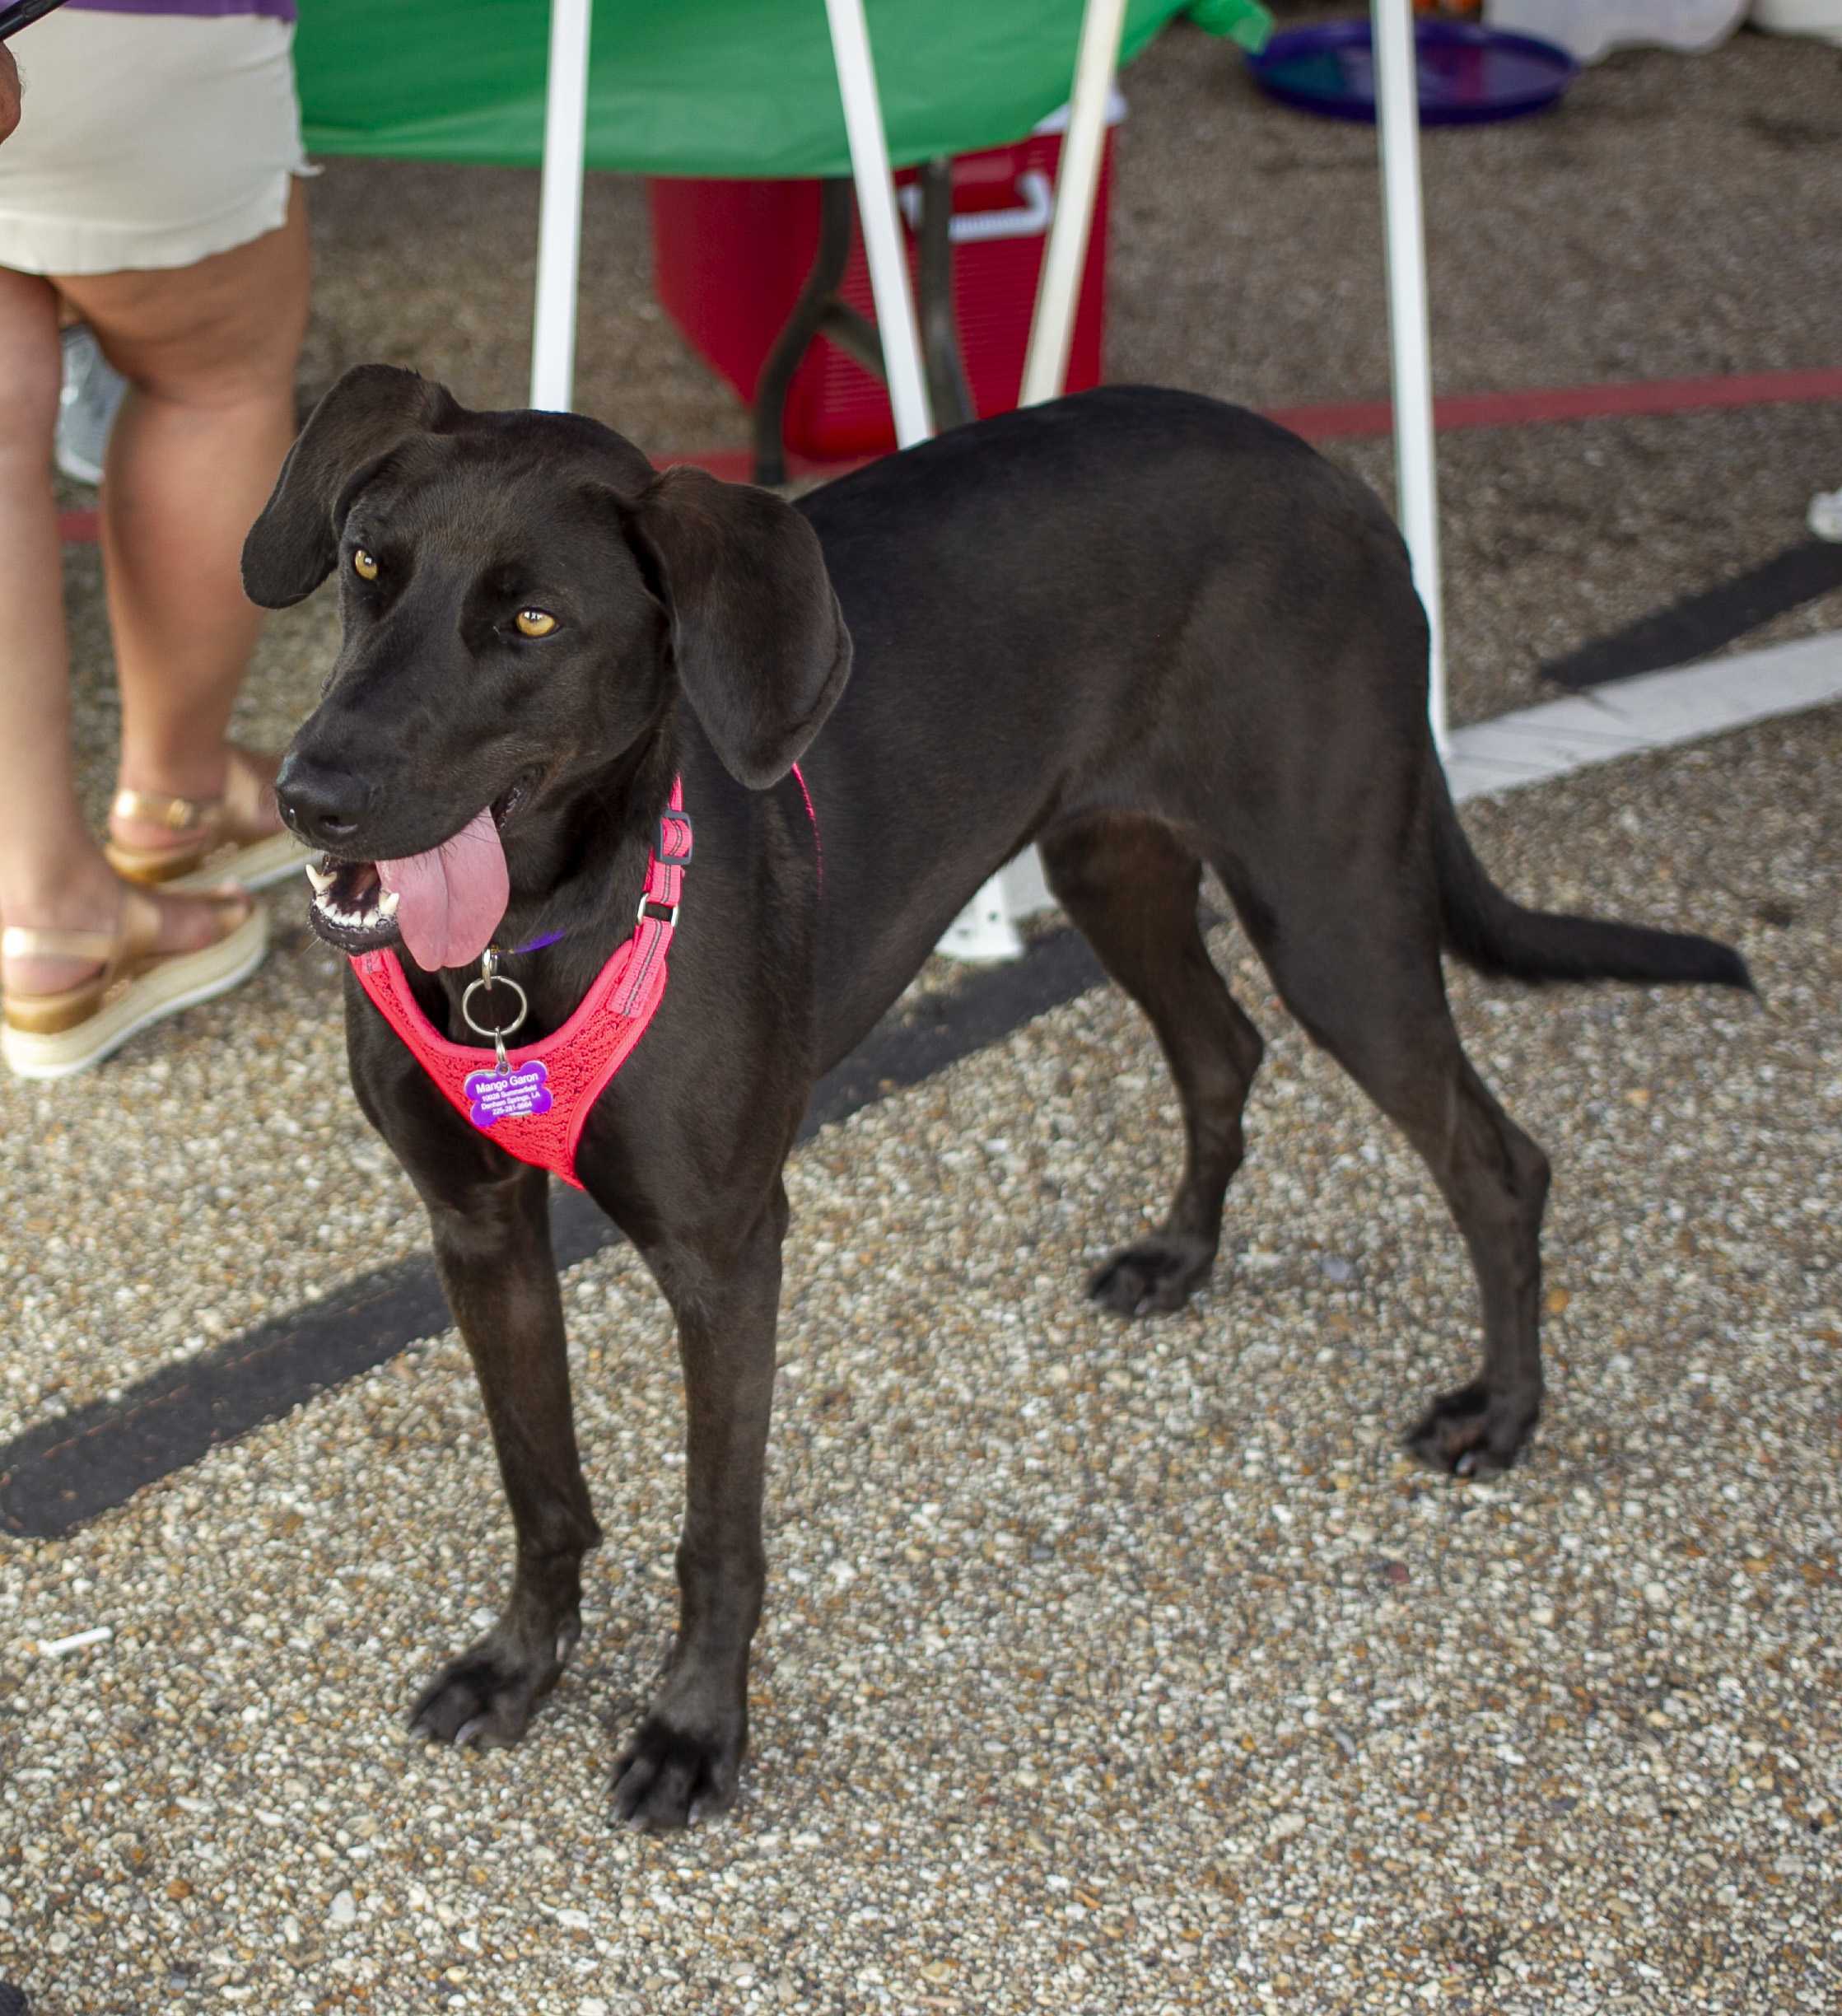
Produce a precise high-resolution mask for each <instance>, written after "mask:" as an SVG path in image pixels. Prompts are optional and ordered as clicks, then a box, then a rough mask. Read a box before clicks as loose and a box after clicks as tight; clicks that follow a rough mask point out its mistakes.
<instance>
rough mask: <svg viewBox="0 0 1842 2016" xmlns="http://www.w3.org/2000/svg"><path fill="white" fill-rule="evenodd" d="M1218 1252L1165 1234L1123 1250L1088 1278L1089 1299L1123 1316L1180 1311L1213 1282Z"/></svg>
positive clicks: (1201, 1243) (1197, 1241)
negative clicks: (1212, 1269)
mask: <svg viewBox="0 0 1842 2016" xmlns="http://www.w3.org/2000/svg"><path fill="white" fill-rule="evenodd" d="M1214 1264H1215V1252H1214V1249H1213V1248H1210V1246H1208V1245H1207V1244H1205V1243H1204V1242H1203V1241H1202V1240H1201V1239H1182V1238H1179V1237H1177V1235H1176V1234H1173V1233H1168V1232H1159V1233H1155V1234H1153V1235H1152V1237H1151V1238H1150V1239H1140V1240H1138V1241H1137V1242H1136V1244H1133V1245H1131V1246H1122V1248H1120V1249H1119V1251H1118V1252H1117V1253H1115V1254H1114V1255H1113V1256H1112V1258H1111V1259H1109V1260H1108V1261H1107V1262H1106V1263H1105V1264H1104V1265H1103V1266H1102V1267H1096V1268H1095V1269H1094V1272H1093V1273H1092V1274H1090V1275H1089V1276H1088V1284H1087V1291H1088V1295H1089V1298H1090V1299H1091V1300H1094V1301H1095V1302H1098V1304H1100V1306H1101V1308H1102V1309H1112V1311H1113V1312H1114V1313H1115V1314H1117V1315H1120V1316H1148V1315H1151V1314H1162V1313H1163V1312H1165V1311H1168V1310H1170V1309H1182V1306H1183V1304H1185V1303H1186V1302H1187V1301H1188V1300H1189V1299H1190V1297H1191V1295H1193V1294H1195V1292H1196V1290H1197V1289H1198V1288H1200V1287H1201V1286H1202V1284H1203V1283H1204V1282H1205V1281H1207V1280H1208V1278H1209V1270H1210V1267H1212V1266H1213V1265H1214Z"/></svg>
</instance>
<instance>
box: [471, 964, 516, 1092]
mask: <svg viewBox="0 0 1842 2016" xmlns="http://www.w3.org/2000/svg"><path fill="white" fill-rule="evenodd" d="M483 987H484V988H485V989H486V991H487V992H488V993H490V992H492V989H493V988H495V987H506V988H508V989H510V991H511V992H512V993H514V994H515V995H516V996H518V1006H517V1008H516V1010H515V1012H514V1013H513V1015H512V1018H511V1020H510V1021H509V1022H501V1023H499V1024H497V1025H496V1026H495V1025H494V1024H491V1023H487V1022H476V1021H475V1020H473V996H475V995H476V994H478V992H479V991H480V990H481V988H483ZM530 1006H531V1004H530V1002H529V1000H528V999H527V998H526V996H525V990H524V988H523V987H520V985H519V984H518V982H516V981H515V980H514V979H513V978H511V975H510V974H509V973H501V972H500V971H499V953H498V948H497V946H495V945H488V946H487V948H486V950H485V951H484V952H483V953H482V954H480V977H479V978H478V979H477V980H469V982H467V985H466V987H465V989H464V991H463V992H462V994H461V996H460V1019H461V1020H462V1021H464V1023H465V1024H467V1026H468V1028H469V1029H471V1030H472V1031H473V1034H475V1035H476V1036H490V1037H491V1038H492V1056H493V1064H492V1069H493V1071H494V1072H495V1073H496V1074H497V1076H500V1077H501V1078H503V1077H505V1076H506V1075H507V1074H508V1073H509V1072H510V1071H511V1064H510V1062H508V1061H507V1059H506V1037H508V1036H513V1035H515V1034H517V1033H518V1031H519V1030H520V1029H521V1028H523V1026H524V1023H525V1016H526V1015H528V1014H529V1012H530Z"/></svg>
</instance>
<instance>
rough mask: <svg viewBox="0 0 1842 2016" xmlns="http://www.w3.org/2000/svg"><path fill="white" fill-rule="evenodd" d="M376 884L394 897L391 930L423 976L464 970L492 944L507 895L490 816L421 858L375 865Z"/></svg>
mask: <svg viewBox="0 0 1842 2016" xmlns="http://www.w3.org/2000/svg"><path fill="white" fill-rule="evenodd" d="M377 879H378V880H379V881H380V882H381V883H382V884H384V886H385V889H390V890H393V891H394V893H395V895H396V898H397V929H398V931H399V932H401V934H402V936H403V944H404V945H407V946H408V949H409V956H410V957H411V958H412V959H414V960H415V962H416V964H417V965H418V966H420V967H421V968H422V971H423V972H424V973H434V972H436V970H437V969H438V968H441V967H443V966H470V965H471V964H473V961H474V960H475V959H478V957H479V955H480V954H481V953H483V951H484V950H486V948H487V945H490V944H491V943H492V934H493V932H494V931H496V930H497V928H498V925H499V920H500V918H501V917H503V916H504V915H505V914H506V903H507V901H508V900H509V899H510V898H511V877H510V876H509V875H507V874H506V851H505V849H504V848H503V847H501V845H500V844H499V828H497V826H496V825H495V824H493V820H492V812H491V811H490V810H486V811H482V812H478V813H476V814H474V816H473V818H472V819H469V821H468V822H467V824H465V825H464V826H463V827H462V828H461V829H460V831H459V833H456V834H455V837H454V838H453V839H451V840H444V841H443V842H441V846H440V847H431V848H430V849H429V850H428V852H427V853H426V854H412V855H410V856H408V859H407V860H404V861H380V862H379V863H378V864H377Z"/></svg>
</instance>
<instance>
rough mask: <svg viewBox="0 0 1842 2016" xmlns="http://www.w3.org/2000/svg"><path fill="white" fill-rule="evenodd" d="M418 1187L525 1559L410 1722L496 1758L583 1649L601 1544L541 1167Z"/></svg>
mask: <svg viewBox="0 0 1842 2016" xmlns="http://www.w3.org/2000/svg"><path fill="white" fill-rule="evenodd" d="M503 1166H504V1164H503V1159H501V1167H503ZM419 1187H421V1188H422V1195H423V1199H424V1202H426V1203H427V1205H428V1211H429V1222H430V1225H431V1229H432V1230H433V1233H434V1236H435V1262H436V1271H437V1272H439V1273H440V1275H441V1286H442V1287H443V1288H444V1289H445V1290H446V1292H447V1297H448V1306H449V1308H450V1309H452V1310H453V1312H454V1316H455V1322H456V1323H459V1326H460V1334H461V1336H462V1337H463V1338H464V1340H465V1342H466V1345H467V1349H468V1351H469V1354H470V1356H472V1358H473V1370H474V1372H475V1373H476V1374H477V1375H478V1379H479V1386H480V1395H481V1398H483V1401H484V1402H485V1403H486V1416H487V1422H488V1424H489V1426H491V1428H492V1444H493V1447H494V1449H495V1450H496V1451H497V1454H498V1458H499V1473H500V1476H501V1478H502V1479H503V1481H504V1484H505V1491H506V1500H507V1503H508V1504H509V1505H510V1506H511V1518H512V1528H513V1533H514V1537H515V1548H516V1555H515V1567H514V1570H513V1574H512V1584H511V1594H510V1595H509V1596H508V1597H507V1598H506V1604H505V1608H504V1609H503V1610H502V1611H501V1613H500V1617H499V1621H498V1622H497V1624H495V1625H494V1626H493V1627H492V1630H491V1631H488V1632H487V1635H486V1636H484V1637H483V1638H482V1639H481V1640H479V1642H478V1644H477V1645H472V1646H470V1647H469V1649H468V1650H466V1651H464V1652H463V1653H462V1654H460V1655H459V1658H457V1659H452V1660H450V1662H449V1664H447V1665H446V1666H445V1667H444V1668H442V1670H441V1673H439V1674H437V1675H436V1678H435V1679H434V1681H433V1682H431V1684H430V1686H429V1687H427V1689H426V1690H425V1692H423V1694H422V1698H421V1699H420V1700H419V1701H417V1704H416V1707H415V1710H414V1711H413V1715H412V1716H411V1726H412V1727H413V1728H414V1729H419V1730H420V1731H422V1734H425V1735H427V1736H429V1737H431V1738H433V1739H434V1740H435V1741H436V1742H437V1743H456V1744H459V1743H473V1744H475V1745H477V1746H478V1748H481V1749H483V1750H487V1749H497V1748H501V1747H503V1746H504V1745H506V1744H508V1743H515V1742H517V1740H518V1738H520V1736H522V1735H523V1734H524V1733H525V1726H526V1724H528V1723H529V1720H530V1718H531V1712H532V1710H533V1709H534V1707H535V1706H537V1704H538V1702H539V1701H541V1700H542V1699H543V1696H545V1695H546V1694H548V1692H549V1691H550V1689H551V1688H552V1687H554V1686H555V1685H556V1683H557V1679H558V1678H560V1677H561V1675H562V1669H563V1667H564V1665H565V1664H566V1663H567V1660H568V1658H569V1655H570V1654H571V1652H572V1651H573V1650H575V1647H576V1639H577V1638H578V1637H579V1636H580V1635H581V1566H582V1557H583V1556H584V1555H585V1553H587V1552H588V1551H589V1549H590V1547H593V1546H594V1545H595V1542H597V1541H598V1540H599V1538H600V1537H601V1535H600V1531H599V1528H597V1526H596V1524H595V1514H594V1512H593V1510H592V1509H591V1508H590V1503H589V1493H588V1486H587V1485H586V1484H585V1482H584V1481H583V1477H582V1467H581V1461H580V1459H579V1458H578V1456H577V1454H576V1430H575V1425H574V1421H573V1420H572V1417H571V1406H570V1392H569V1359H568V1353H567V1346H566V1343H565V1340H564V1335H563V1312H562V1296H561V1295H560V1293H559V1292H558V1290H557V1269H556V1263H555V1261H554V1260H553V1257H552V1253H551V1247H550V1218H549V1209H548V1182H547V1179H546V1178H545V1177H544V1174H543V1171H542V1170H540V1169H530V1168H527V1167H526V1166H525V1164H522V1163H519V1164H511V1167H510V1169H509V1170H508V1171H507V1172H506V1173H505V1174H499V1175H497V1177H496V1178H478V1179H473V1178H472V1177H471V1172H469V1178H465V1179H457V1178H450V1179H449V1180H448V1181H446V1182H445V1183H444V1184H443V1188H444V1190H445V1191H447V1192H449V1194H446V1195H438V1194H436V1192H435V1191H434V1190H433V1189H432V1188H431V1187H430V1186H429V1185H428V1184H427V1183H422V1184H421V1185H420V1186H419Z"/></svg>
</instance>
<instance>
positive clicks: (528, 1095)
mask: <svg viewBox="0 0 1842 2016" xmlns="http://www.w3.org/2000/svg"><path fill="white" fill-rule="evenodd" d="M549 1079H550V1074H549V1072H548V1071H546V1070H545V1069H544V1068H543V1064H542V1063H541V1062H539V1059H538V1058H536V1057H533V1058H532V1059H531V1061H530V1062H529V1063H528V1064H520V1065H519V1066H517V1067H516V1069H515V1070H513V1071H469V1073H468V1074H467V1078H466V1081H465V1083H464V1084H463V1085H462V1086H461V1088H460V1089H461V1090H462V1091H463V1092H464V1094H466V1095H467V1097H468V1099H469V1100H470V1101H471V1102H472V1104H470V1105H469V1108H468V1109H467V1118H469V1120H471V1121H472V1122H473V1125H474V1126H475V1127H491V1126H492V1124H493V1122H495V1121H497V1120H522V1119H524V1118H525V1116H526V1115H527V1114H529V1113H548V1112H549V1110H550V1085H549Z"/></svg>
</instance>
